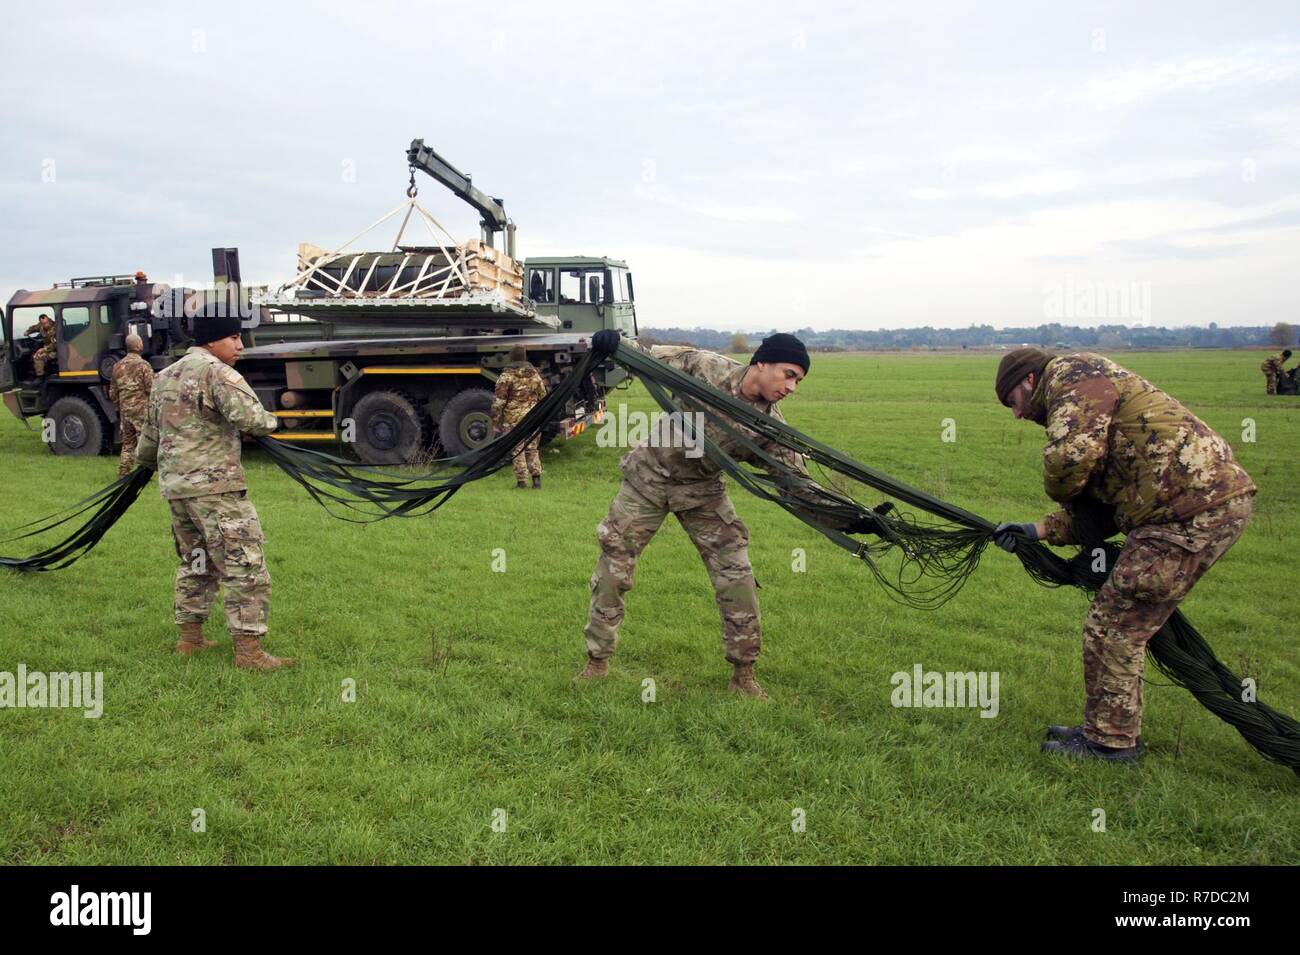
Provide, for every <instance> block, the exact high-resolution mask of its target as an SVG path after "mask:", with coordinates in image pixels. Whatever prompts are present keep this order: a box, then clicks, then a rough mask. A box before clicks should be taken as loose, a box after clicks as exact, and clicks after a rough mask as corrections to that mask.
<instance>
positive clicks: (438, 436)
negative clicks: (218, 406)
mask: <svg viewBox="0 0 1300 955" xmlns="http://www.w3.org/2000/svg"><path fill="white" fill-rule="evenodd" d="M408 159H409V161H410V167H411V187H410V189H409V190H408V196H410V197H411V199H412V202H414V195H415V192H416V190H415V186H414V173H415V171H417V170H422V171H425V172H427V173H428V174H429V175H431V176H433V177H434V178H435V179H437V180H438V181H439V182H441V183H443V184H444V185H447V186H448V188H450V189H451V190H452V191H453V192H454V193H455V194H456V195H458V196H460V197H461V198H463V199H465V200H466V201H467V202H469V203H470V204H471V205H473V206H474V207H475V208H476V209H478V210H479V211H480V212H481V213H482V214H483V221H482V223H481V224H482V229H483V232H482V237H481V239H480V240H479V241H478V242H472V243H467V244H466V245H464V246H454V247H450V248H448V247H445V246H441V245H439V246H436V247H435V246H404V245H395V247H394V248H393V249H392V250H391V251H389V252H382V253H380V252H361V253H346V254H344V253H337V254H332V253H331V254H326V253H324V250H321V249H317V248H315V247H300V250H299V265H300V269H299V274H298V275H297V276H295V279H294V280H293V281H291V282H290V283H286V284H285V285H284V286H281V287H280V288H279V289H277V290H276V291H275V292H268V291H266V290H254V291H253V292H252V294H251V295H250V294H248V292H249V290H247V289H245V288H244V287H243V286H242V284H241V282H240V274H239V261H238V251H237V250H235V249H214V250H213V270H214V273H215V276H216V290H215V292H210V293H207V294H203V293H199V292H196V291H195V290H192V289H173V288H170V287H168V286H167V285H164V284H157V283H149V282H148V281H147V279H146V278H145V276H144V275H143V274H142V273H137V274H136V275H134V276H126V275H109V276H97V277H90V278H82V279H73V280H72V281H71V282H68V283H64V284H61V285H56V286H55V287H53V288H51V289H48V290H43V291H36V292H29V291H20V292H18V293H17V294H15V295H14V296H13V297H12V298H11V299H10V301H9V303H8V305H7V306H6V309H5V313H4V321H3V333H4V354H3V360H0V392H3V393H4V394H3V399H4V402H5V405H6V407H8V408H9V410H10V411H11V412H12V413H13V414H15V415H16V416H17V417H19V418H20V419H23V420H26V419H27V418H32V417H40V418H42V426H43V436H44V437H45V439H46V440H47V442H48V444H49V447H50V449H51V450H52V451H53V452H54V453H56V454H104V453H108V452H109V451H111V449H112V446H113V444H114V443H115V441H117V440H119V434H118V429H117V413H116V410H115V409H114V408H113V406H112V404H111V402H109V401H108V382H109V380H110V378H111V374H112V367H113V365H114V364H115V363H116V361H117V360H118V359H119V358H120V357H121V356H122V355H123V354H125V347H124V342H125V338H126V335H127V334H128V333H130V332H131V331H136V332H138V333H140V334H141V336H142V338H143V339H144V342H145V350H144V356H145V357H146V358H147V359H148V360H149V361H150V363H151V364H152V365H153V366H154V368H155V369H161V368H164V367H166V366H167V365H168V364H170V363H171V362H172V361H175V360H176V359H177V358H179V357H180V356H181V355H182V354H184V351H185V349H186V348H187V347H189V345H190V344H191V343H192V342H191V339H190V335H189V328H190V323H191V322H192V321H194V319H195V318H196V317H198V316H200V315H203V314H206V313H208V312H210V311H211V310H212V309H214V308H215V309H221V308H238V309H239V314H240V316H241V319H242V320H243V321H242V324H243V326H244V329H245V331H244V339H245V345H246V348H245V351H244V353H243V356H242V358H241V359H240V363H239V370H240V372H241V373H242V374H243V375H244V376H245V378H247V379H248V381H249V383H250V385H251V386H252V387H253V388H254V389H255V390H256V392H257V394H258V397H259V398H260V399H261V401H262V403H263V404H264V405H265V406H266V408H267V409H268V410H270V411H271V412H272V413H273V414H275V415H276V416H277V417H278V418H280V419H281V424H282V429H281V431H279V432H277V433H276V434H275V435H274V437H276V438H277V439H278V440H289V441H303V442H339V443H340V444H341V445H342V446H343V447H344V448H345V449H346V450H348V451H350V452H351V453H352V454H354V455H355V456H356V457H358V458H359V459H361V460H362V461H365V462H367V463H373V464H399V463H413V462H416V461H419V460H421V459H422V458H424V457H426V456H428V455H430V454H459V453H463V452H464V451H466V450H469V449H471V448H475V447H479V446H481V445H482V444H485V443H486V442H487V441H489V440H490V439H491V437H492V434H491V424H490V418H489V409H490V407H491V403H492V390H493V387H494V385H495V382H496V379H497V377H498V375H499V374H500V372H501V370H502V368H504V366H505V365H506V363H507V361H508V355H509V352H510V350H511V348H512V347H513V346H514V345H516V344H520V343H522V344H524V345H525V347H526V349H527V353H528V359H529V360H530V361H531V362H532V363H533V364H534V365H536V366H537V368H538V370H539V371H540V372H541V374H542V377H543V378H544V379H545V380H546V381H548V383H550V384H552V385H554V384H557V383H558V382H559V381H560V379H561V378H562V376H564V375H565V374H566V373H567V372H568V371H569V370H570V369H571V368H572V367H573V366H574V365H575V364H576V359H577V358H578V357H580V356H581V355H582V354H583V353H585V352H586V351H587V349H588V347H589V341H590V336H591V335H592V334H593V333H594V332H596V331H598V330H600V329H602V328H615V329H620V330H622V331H623V332H624V334H626V335H628V336H630V337H635V336H636V334H637V324H636V311H635V302H634V293H633V287H632V275H631V273H630V272H629V271H628V268H627V264H626V263H625V262H623V261H621V260H618V259H612V258H607V257H587V256H572V257H544V258H530V259H527V260H525V261H524V262H522V263H519V262H517V261H515V260H514V258H513V252H514V234H515V233H514V224H513V223H512V222H511V221H510V220H509V219H508V218H507V217H506V215H505V211H504V208H503V206H502V204H501V201H500V200H499V199H493V198H491V197H488V196H485V195H484V194H483V193H481V192H479V191H478V190H477V189H476V188H474V187H473V186H472V184H471V182H470V178H469V177H468V176H466V175H463V174H461V173H460V172H458V171H457V170H456V169H455V168H454V167H452V166H451V165H450V164H448V163H446V162H445V160H442V159H441V158H440V157H438V156H437V154H436V153H433V152H432V150H430V149H429V148H428V147H426V146H424V144H423V142H422V141H421V140H415V141H414V142H413V143H412V144H411V147H410V149H409V150H408ZM409 215H410V212H409V211H408V216H409ZM501 233H504V234H505V238H506V247H505V248H504V249H502V250H497V249H496V248H495V242H494V240H495V237H496V236H497V235H498V234H501ZM399 238H400V233H399ZM42 313H43V314H49V315H50V317H51V318H52V319H54V320H55V324H56V332H57V340H58V366H57V369H53V368H47V372H46V375H45V376H44V377H43V378H39V379H38V378H37V377H36V375H35V369H34V367H33V365H32V360H31V356H32V355H33V354H34V352H35V351H36V349H37V348H38V347H40V343H41V342H40V338H39V336H36V337H24V331H25V329H27V328H28V327H29V326H31V325H33V324H35V323H36V322H37V320H38V317H39V315H40V314H42ZM625 379H626V375H625V373H624V372H623V371H622V369H620V368H618V367H616V366H615V365H613V364H612V363H606V365H604V366H602V368H601V369H600V370H599V371H598V372H597V374H595V375H593V376H592V377H591V379H590V380H589V381H587V382H584V383H583V385H582V386H581V387H580V388H579V389H578V391H577V393H576V395H575V397H574V398H573V400H572V401H570V403H569V406H568V407H567V408H566V409H564V412H563V413H562V414H561V415H560V417H559V418H557V420H556V421H554V422H552V424H551V425H550V426H549V427H548V429H547V431H546V432H545V433H544V439H546V440H549V439H551V438H553V437H556V436H560V437H565V438H568V437H575V436H577V435H578V434H581V433H582V432H583V430H585V429H586V428H587V427H588V426H589V425H591V424H594V423H598V422H599V421H600V420H602V419H603V416H604V412H605V400H604V396H605V393H606V392H607V391H608V390H609V389H610V388H612V387H615V386H616V385H618V384H619V383H620V382H622V381H624V380H625Z"/></svg>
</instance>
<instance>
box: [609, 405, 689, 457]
mask: <svg viewBox="0 0 1300 955" xmlns="http://www.w3.org/2000/svg"><path fill="white" fill-rule="evenodd" d="M643 441H644V442H646V443H648V444H649V445H650V447H652V448H685V449H686V456H687V457H688V458H702V457H704V412H703V411H670V412H668V413H666V414H665V413H664V412H662V411H655V412H653V413H649V414H647V413H646V412H644V411H628V410H627V405H625V404H620V405H619V406H618V410H617V411H615V412H614V413H613V414H611V415H610V416H609V417H607V418H606V419H605V421H604V423H603V424H601V426H600V430H599V431H597V432H596V447H598V448H630V447H633V446H634V445H638V444H641V443H642V442H643Z"/></svg>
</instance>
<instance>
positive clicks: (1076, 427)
mask: <svg viewBox="0 0 1300 955" xmlns="http://www.w3.org/2000/svg"><path fill="white" fill-rule="evenodd" d="M1033 405H1034V407H1033V410H1034V411H1035V412H1037V413H1039V414H1040V415H1044V416H1045V417H1040V419H1039V420H1045V421H1046V428H1047V446H1046V447H1045V448H1044V449H1043V486H1044V488H1045V489H1046V491H1047V495H1048V497H1050V498H1052V500H1054V501H1060V502H1062V503H1068V502H1070V501H1073V500H1075V499H1076V498H1078V497H1079V495H1081V494H1088V495H1089V496H1091V497H1093V498H1095V499H1096V500H1099V501H1102V502H1104V503H1106V504H1109V505H1111V506H1112V507H1114V509H1115V524H1116V526H1117V527H1118V529H1119V530H1122V531H1125V532H1127V531H1131V530H1132V529H1133V528H1135V527H1140V526H1142V525H1144V524H1165V523H1170V522H1175V521H1185V520H1187V519H1188V518H1190V517H1192V516H1193V515H1195V514H1199V513H1200V512H1201V511H1204V510H1208V509H1209V508H1211V507H1214V506H1215V505H1216V504H1221V503H1222V502H1224V501H1227V500H1229V499H1230V498H1233V497H1237V496H1239V495H1241V494H1247V493H1254V491H1255V485H1254V484H1253V483H1252V482H1251V480H1250V476H1249V475H1248V474H1247V473H1246V472H1245V471H1244V470H1243V469H1242V467H1241V465H1239V464H1238V463H1237V461H1236V458H1235V457H1234V456H1233V453H1232V448H1231V447H1230V446H1229V445H1228V442H1226V441H1225V440H1223V438H1221V437H1219V435H1217V434H1215V433H1214V432H1213V431H1211V430H1210V428H1209V427H1208V426H1207V425H1206V424H1205V422H1203V421H1201V419H1200V418H1198V417H1196V415H1194V414H1192V413H1191V412H1190V411H1189V410H1187V408H1185V407H1184V406H1183V405H1182V404H1181V403H1179V402H1178V401H1177V400H1176V399H1174V398H1172V397H1170V396H1169V395H1167V394H1165V393H1164V392H1163V391H1161V390H1159V389H1158V388H1156V387H1155V386H1154V385H1152V384H1151V383H1150V382H1149V381H1147V380H1145V379H1144V378H1140V377H1138V376H1137V375H1135V374H1133V373H1132V372H1131V371H1128V370H1126V369H1124V368H1121V367H1120V366H1119V365H1117V364H1115V363H1114V362H1112V361H1111V360H1109V359H1108V358H1103V357H1102V356H1100V355H1093V354H1088V353H1083V354H1078V355H1065V356H1062V357H1060V358H1056V359H1053V360H1052V361H1051V362H1049V363H1048V365H1047V368H1046V370H1045V371H1044V372H1043V378H1042V380H1041V381H1040V382H1039V383H1038V387H1037V388H1036V389H1035V391H1034V396H1033ZM1045 523H1046V525H1047V540H1048V541H1049V542H1050V543H1053V544H1071V543H1075V540H1074V536H1073V529H1072V527H1071V521H1070V516H1069V513H1068V508H1067V509H1066V510H1061V511H1058V512H1056V513H1055V514H1049V515H1048V516H1047V518H1046V520H1045Z"/></svg>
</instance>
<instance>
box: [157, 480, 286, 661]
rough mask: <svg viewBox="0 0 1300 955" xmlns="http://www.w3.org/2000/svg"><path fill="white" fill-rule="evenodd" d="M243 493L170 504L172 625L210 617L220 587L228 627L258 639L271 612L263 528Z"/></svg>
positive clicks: (210, 496)
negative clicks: (173, 543) (174, 561)
mask: <svg viewBox="0 0 1300 955" xmlns="http://www.w3.org/2000/svg"><path fill="white" fill-rule="evenodd" d="M247 494H248V492H247V491H230V492H227V493H225V494H204V495H202V496H200V497H183V498H180V499H178V500H174V501H168V502H167V503H168V504H170V505H171V511H172V537H173V538H174V539H175V541H176V556H178V557H179V558H180V566H179V567H178V568H177V569H176V622H177V623H191V622H199V623H202V622H203V621H204V620H207V619H208V612H209V610H211V608H212V601H213V600H214V599H216V596H217V589H218V586H220V588H221V589H222V590H223V591H224V596H225V604H226V627H227V628H228V629H229V630H230V632H231V633H232V634H233V633H240V634H249V635H255V636H261V635H263V634H265V633H266V621H267V618H268V617H269V616H270V613H271V575H270V574H269V573H268V572H267V569H266V558H265V556H264V555H263V553H262V542H263V539H262V526H261V524H259V523H258V520H257V511H255V510H254V509H253V505H252V503H251V502H249V500H248V496H247Z"/></svg>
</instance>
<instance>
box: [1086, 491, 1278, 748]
mask: <svg viewBox="0 0 1300 955" xmlns="http://www.w3.org/2000/svg"><path fill="white" fill-rule="evenodd" d="M1253 506H1254V500H1253V498H1252V496H1251V495H1249V494H1243V495H1241V496H1240V497H1235V498H1233V499H1232V500H1230V501H1225V502H1224V503H1222V504H1219V505H1217V506H1216V507H1213V508H1211V509H1210V510H1208V511H1202V512H1201V513H1200V514H1197V515H1195V516H1194V517H1192V518H1190V519H1189V520H1186V521H1181V522H1178V523H1172V524H1148V525H1146V526H1144V527H1139V528H1137V529H1135V530H1134V531H1133V532H1132V533H1130V534H1129V535H1128V539H1127V540H1125V541H1124V547H1123V549H1122V550H1121V551H1120V555H1119V558H1118V560H1116V561H1115V566H1114V568H1113V569H1112V570H1111V574H1110V577H1109V578H1108V579H1107V580H1106V583H1105V584H1103V585H1102V588H1101V590H1099V591H1098V592H1097V596H1096V598H1095V599H1094V600H1093V602H1092V607H1091V609H1089V611H1088V617H1087V619H1086V620H1085V621H1084V625H1083V682H1084V688H1085V690H1086V692H1087V702H1086V703H1085V705H1084V712H1083V732H1084V735H1085V736H1087V737H1088V739H1090V740H1092V741H1093V742H1094V743H1100V744H1102V745H1103V746H1114V747H1121V748H1128V747H1131V746H1134V745H1136V744H1137V738H1138V735H1139V734H1140V733H1141V731H1142V671H1143V667H1144V666H1145V663H1146V648H1147V643H1148V642H1149V641H1150V639H1151V638H1152V637H1153V636H1155V634H1156V631H1157V630H1159V629H1160V628H1161V627H1163V626H1164V625H1165V621H1167V620H1168V619H1169V618H1170V616H1172V615H1173V612H1174V611H1175V610H1176V609H1178V604H1179V602H1181V601H1182V599H1183V598H1184V597H1186V596H1187V593H1188V591H1190V590H1191V589H1192V585H1193V584H1195V583H1196V582H1197V581H1198V580H1200V578H1201V575H1202V574H1204V573H1205V572H1206V571H1207V570H1209V569H1210V567H1211V565H1212V564H1213V563H1214V562H1215V561H1216V560H1218V559H1219V558H1220V557H1222V556H1223V555H1224V553H1226V552H1227V550H1228V548H1229V547H1231V546H1232V545H1233V544H1234V543H1236V540H1237V538H1238V537H1240V536H1241V533H1242V531H1244V530H1245V529H1246V524H1247V523H1248V522H1249V521H1250V515H1251V511H1252V508H1253Z"/></svg>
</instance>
